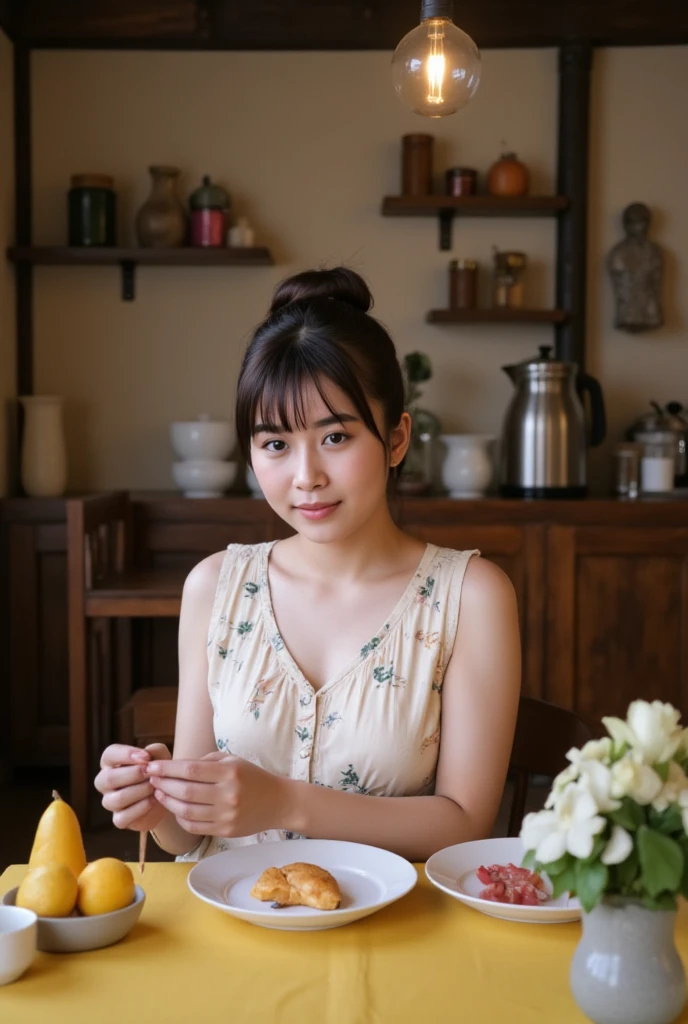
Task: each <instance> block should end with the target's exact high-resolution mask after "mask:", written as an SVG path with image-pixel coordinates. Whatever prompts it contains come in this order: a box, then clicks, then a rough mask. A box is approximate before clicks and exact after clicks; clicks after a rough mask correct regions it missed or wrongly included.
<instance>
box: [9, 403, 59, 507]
mask: <svg viewBox="0 0 688 1024" xmlns="http://www.w3.org/2000/svg"><path fill="white" fill-rule="evenodd" d="M19 401H20V402H21V404H22V406H23V408H24V430H23V434H22V446H21V482H22V487H23V488H24V491H25V493H26V494H28V495H29V496H30V497H32V498H57V497H59V496H60V495H61V494H64V492H65V488H66V486H67V451H66V446H65V438H64V428H63V425H62V404H63V399H62V398H59V397H57V396H54V395H22V396H20V398H19Z"/></svg>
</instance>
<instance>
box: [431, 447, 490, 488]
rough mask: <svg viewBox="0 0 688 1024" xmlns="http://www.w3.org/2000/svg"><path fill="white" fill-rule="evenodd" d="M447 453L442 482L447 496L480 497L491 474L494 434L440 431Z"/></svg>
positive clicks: (487, 486) (443, 465)
mask: <svg viewBox="0 0 688 1024" xmlns="http://www.w3.org/2000/svg"><path fill="white" fill-rule="evenodd" d="M440 441H441V442H442V443H443V445H444V447H445V450H446V455H445V458H444V461H443V463H442V483H443V484H444V486H445V487H446V488H447V490H448V491H449V497H450V498H480V497H482V496H483V495H484V494H485V492H486V491H487V490H488V488H489V487H490V484H491V483H492V478H493V474H494V445H495V441H496V438H495V437H494V435H493V434H441V435H440Z"/></svg>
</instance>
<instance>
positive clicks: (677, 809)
mask: <svg viewBox="0 0 688 1024" xmlns="http://www.w3.org/2000/svg"><path fill="white" fill-rule="evenodd" d="M602 721H603V724H604V726H605V728H606V730H607V733H608V735H607V736H605V737H604V738H602V739H599V740H592V741H591V742H589V743H586V744H585V746H584V747H583V748H582V749H581V750H577V749H575V748H574V749H573V750H570V751H569V753H568V754H567V758H568V760H569V762H570V763H569V765H568V767H567V768H565V769H564V770H563V771H562V772H561V773H560V774H559V775H558V776H557V777H556V779H555V780H554V783H553V786H552V790H551V792H550V794H549V796H548V798H547V801H546V803H545V808H544V810H542V811H538V812H536V813H533V814H527V815H526V816H525V818H524V819H523V825H522V829H521V839H522V841H523V845H524V847H525V849H526V851H527V853H526V857H525V860H524V863H525V864H526V866H528V867H530V868H532V869H534V870H536V871H540V870H542V871H545V872H546V873H547V875H548V876H549V877H550V879H551V881H552V885H553V889H554V895H555V896H558V895H560V894H561V893H564V892H566V891H568V892H569V893H570V894H572V895H577V896H578V898H579V900H580V903H581V905H582V908H583V912H584V913H583V935H582V938H581V940H580V943H579V945H578V947H577V949H576V953H575V955H574V958H573V962H572V965H571V975H570V983H571V990H572V993H573V996H574V998H575V1000H576V1002H577V1003H578V1005H579V1007H580V1008H581V1010H582V1011H583V1012H584V1013H585V1014H586V1015H587V1016H588V1017H589V1018H590V1019H591V1020H593V1021H595V1022H597V1024H612V1022H618V1021H620V1020H623V1021H624V1022H626V1024H669V1022H670V1021H674V1020H675V1019H676V1018H677V1017H678V1015H679V1014H680V1012H681V1009H682V1007H683V1005H684V1003H685V1000H686V979H685V972H684V969H683V965H682V963H681V960H680V958H679V956H678V953H677V951H676V948H675V945H674V924H675V919H676V907H677V899H679V898H680V897H684V898H688V777H687V774H686V772H687V770H688V729H684V728H682V727H681V725H680V713H679V712H678V711H677V710H676V709H675V708H673V707H672V706H671V705H670V704H663V703H662V702H661V701H653V702H652V703H648V702H647V701H643V700H637V701H633V703H632V704H631V705H630V707H629V708H628V712H627V717H626V719H625V720H621V719H619V718H603V719H602Z"/></svg>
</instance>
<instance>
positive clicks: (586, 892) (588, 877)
mask: <svg viewBox="0 0 688 1024" xmlns="http://www.w3.org/2000/svg"><path fill="white" fill-rule="evenodd" d="M608 881H609V871H608V869H607V866H606V865H605V864H600V863H599V862H598V863H597V864H587V863H586V862H585V861H582V860H579V861H578V862H577V864H576V886H575V891H576V895H577V896H578V899H579V900H580V901H581V906H582V907H583V910H585V911H586V912H587V913H588V914H589V913H590V911H591V910H592V909H593V907H594V906H596V904H597V903H599V901H600V897H601V896H602V893H603V892H604V890H605V889H606V887H607V882H608Z"/></svg>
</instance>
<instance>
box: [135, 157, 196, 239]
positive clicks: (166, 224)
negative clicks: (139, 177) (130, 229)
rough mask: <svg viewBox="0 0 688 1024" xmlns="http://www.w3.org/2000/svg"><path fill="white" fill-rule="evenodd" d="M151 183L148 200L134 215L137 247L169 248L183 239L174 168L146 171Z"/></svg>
mask: <svg viewBox="0 0 688 1024" xmlns="http://www.w3.org/2000/svg"><path fill="white" fill-rule="evenodd" d="M148 170H149V172H150V175H151V178H152V183H151V191H150V195H149V196H148V199H147V200H146V201H145V203H144V204H143V206H142V207H141V209H140V210H139V212H138V213H137V215H136V237H137V238H138V242H139V245H141V246H145V247H148V248H159V249H171V248H174V247H175V246H179V245H183V244H184V242H185V240H186V225H187V220H186V210H185V208H184V204H183V203H182V201H181V199H180V198H179V196H178V195H177V180H178V178H179V174H180V171H179V168H178V167H163V166H159V165H155V166H153V167H149V168H148Z"/></svg>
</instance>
